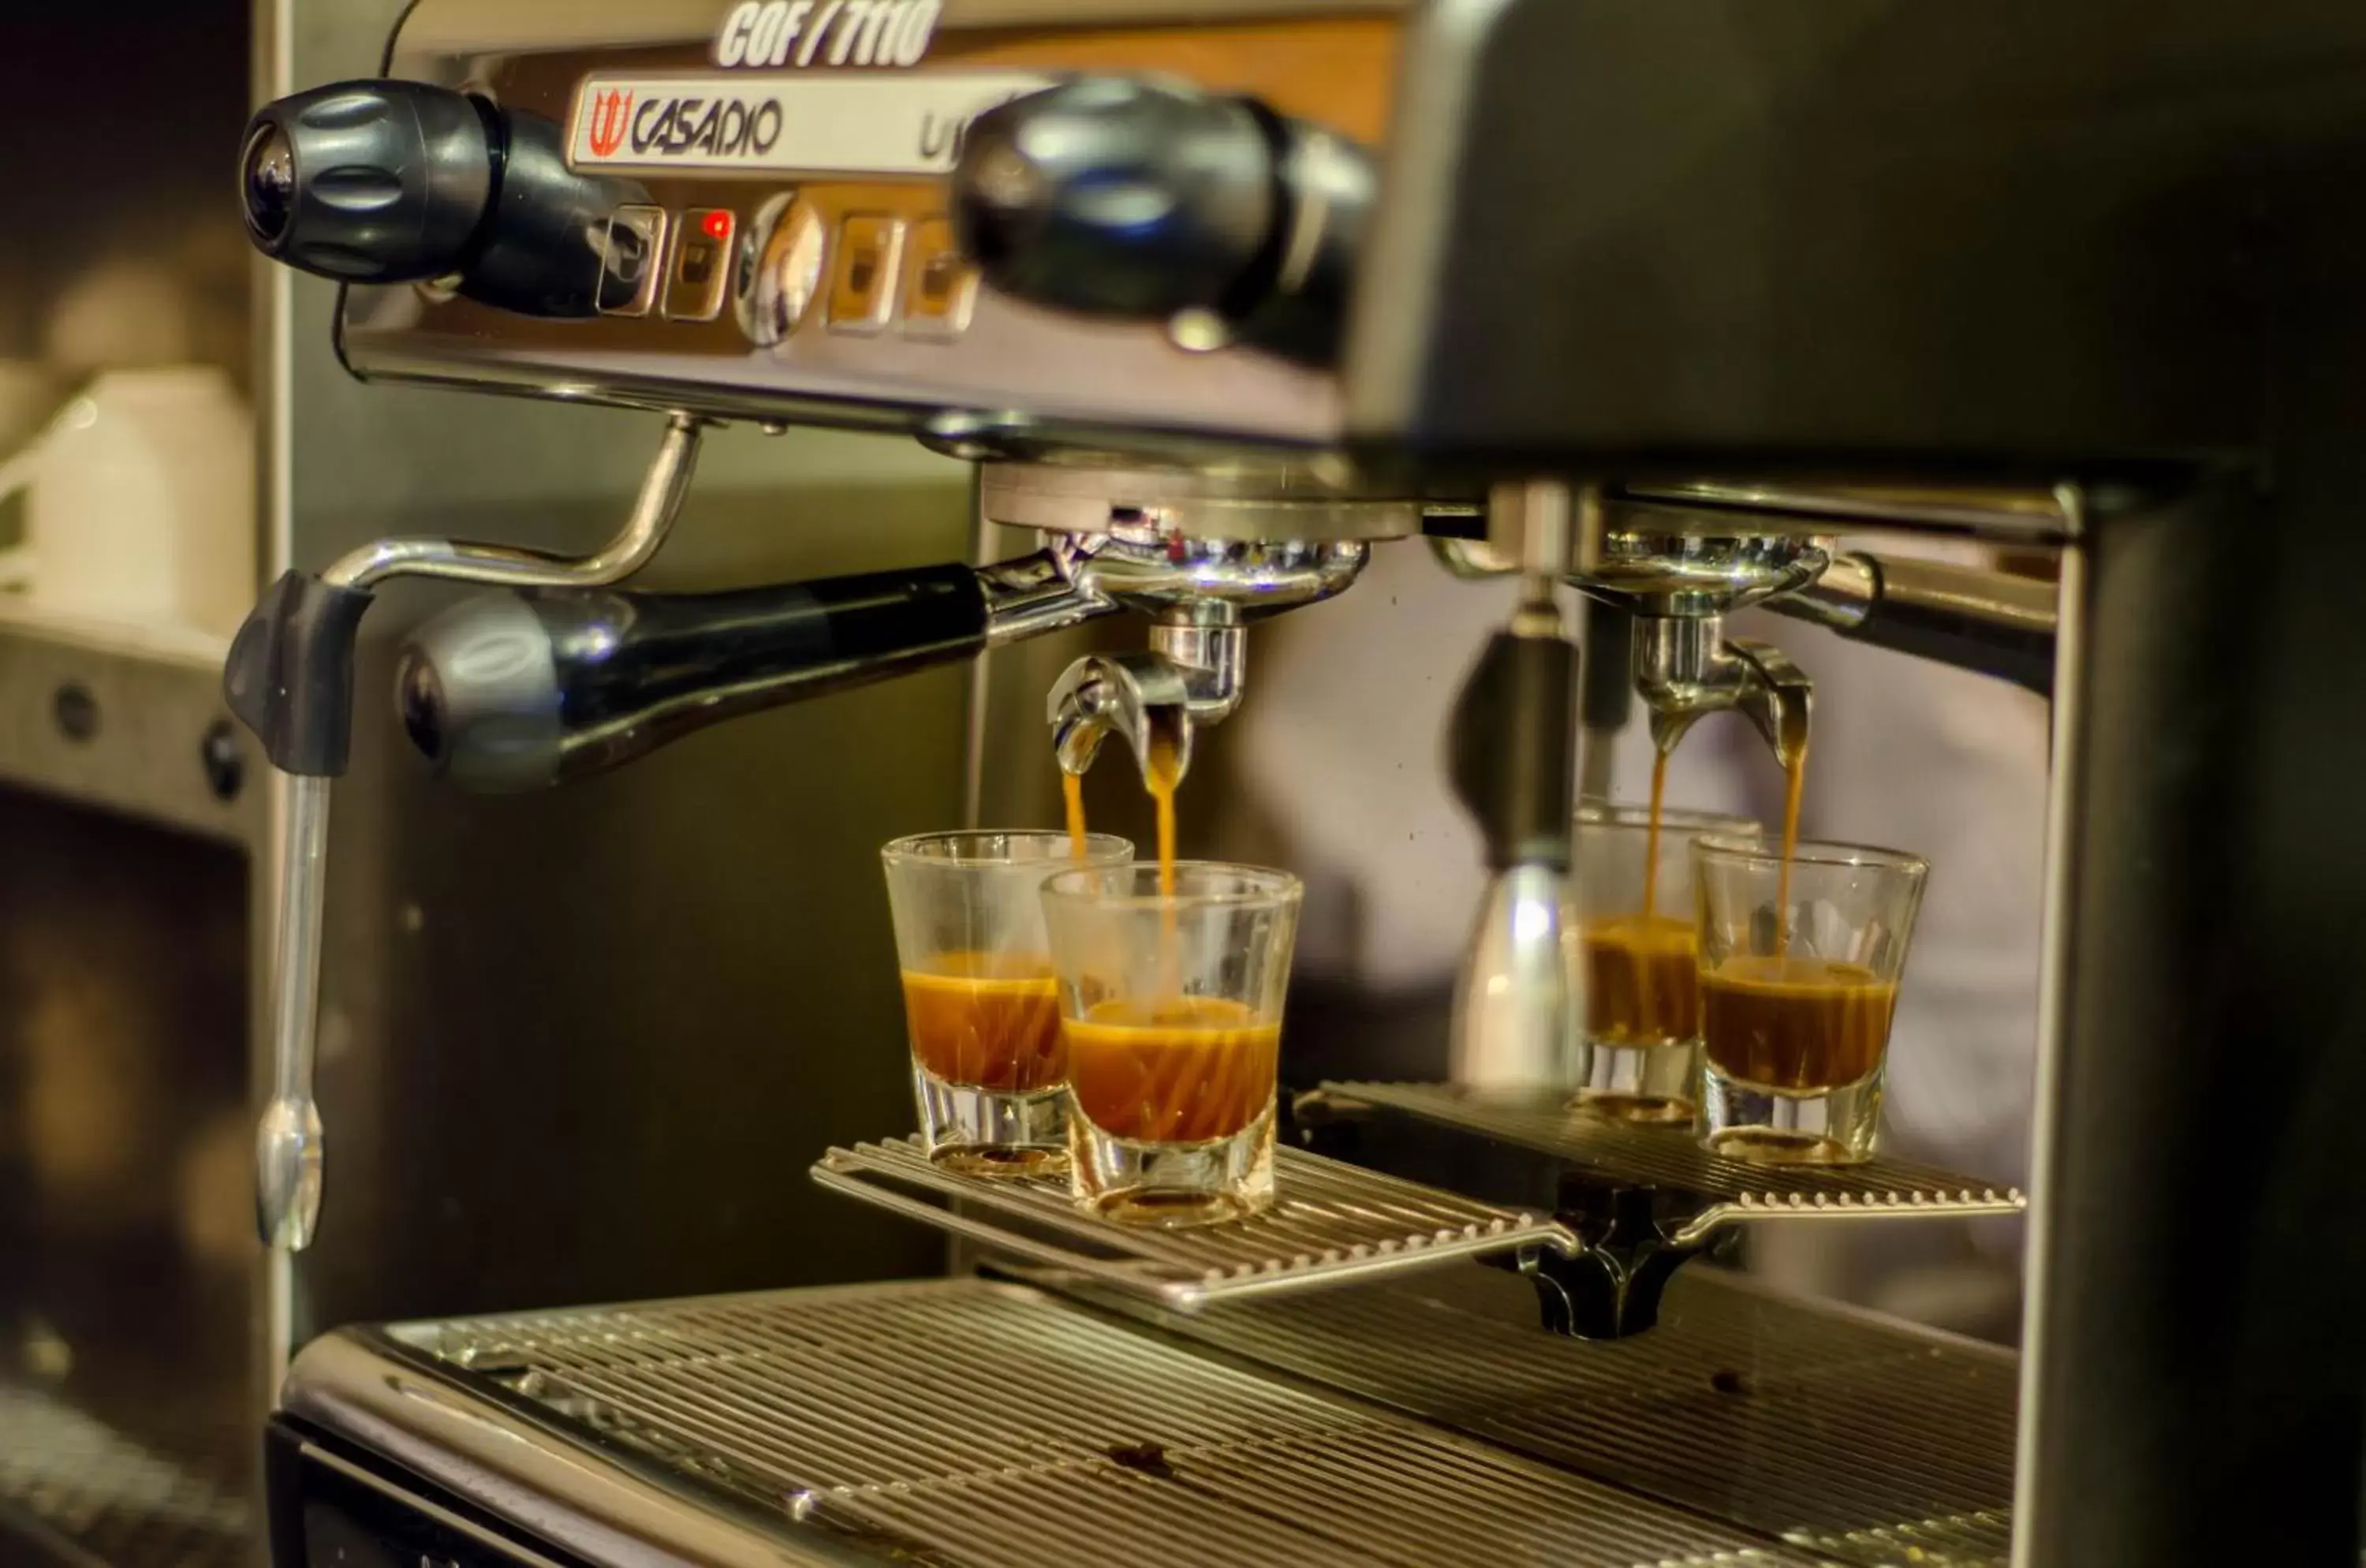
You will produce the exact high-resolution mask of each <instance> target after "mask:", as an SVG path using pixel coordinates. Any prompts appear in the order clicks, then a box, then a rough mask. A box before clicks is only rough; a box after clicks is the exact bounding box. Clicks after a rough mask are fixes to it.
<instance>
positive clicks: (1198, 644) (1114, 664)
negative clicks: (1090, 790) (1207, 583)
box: [1045, 607, 1248, 784]
mask: <svg viewBox="0 0 2366 1568" xmlns="http://www.w3.org/2000/svg"><path fill="white" fill-rule="evenodd" d="M1220 608H1221V607H1220ZM1247 658H1248V633H1247V628H1245V626H1241V625H1240V624H1239V622H1238V620H1237V619H1236V618H1230V617H1227V618H1225V619H1223V620H1222V621H1220V622H1219V623H1218V624H1215V625H1197V624H1193V623H1189V622H1185V621H1160V622H1157V623H1155V624H1154V625H1153V626H1151V628H1150V647H1149V648H1148V649H1144V650H1143V651H1140V652H1130V653H1097V654H1092V655H1089V656H1088V657H1087V658H1084V659H1080V660H1076V662H1075V663H1074V664H1071V665H1070V666H1068V668H1067V671H1065V673H1064V674H1062V675H1061V677H1060V679H1059V681H1058V682H1057V683H1056V684H1054V685H1053V688H1052V694H1051V697H1050V700H1049V701H1048V702H1047V704H1046V705H1045V716H1046V717H1047V718H1048V719H1049V720H1050V721H1051V725H1052V746H1053V751H1054V752H1055V753H1056V754H1057V755H1058V757H1059V760H1060V767H1061V770H1062V771H1063V772H1065V773H1084V772H1086V771H1087V769H1089V768H1090V767H1091V766H1092V765H1093V759H1094V758H1095V757H1097V756H1098V755H1099V753H1100V749H1101V742H1102V741H1103V740H1105V739H1108V738H1109V737H1110V734H1112V733H1114V734H1116V735H1117V736H1119V737H1120V738H1121V739H1123V740H1124V742H1125V743H1126V746H1127V747H1128V748H1129V749H1130V750H1132V752H1133V759H1134V763H1135V765H1136V766H1137V767H1139V768H1140V769H1141V770H1142V775H1143V780H1144V783H1145V784H1148V783H1149V782H1151V779H1152V773H1153V771H1154V767H1155V765H1156V764H1155V761H1154V759H1155V758H1156V756H1157V753H1158V751H1159V750H1160V749H1161V748H1162V746H1163V747H1164V748H1165V749H1166V751H1167V753H1168V755H1167V757H1166V762H1165V765H1166V768H1168V769H1170V770H1171V771H1172V773H1173V777H1174V778H1175V779H1177V780H1180V779H1181V778H1182V777H1183V775H1184V774H1185V773H1189V771H1190V768H1191V744H1192V739H1193V737H1194V736H1195V735H1196V734H1197V732H1198V731H1199V729H1200V727H1201V726H1203V725H1210V724H1215V723H1218V722H1219V721H1221V720H1222V719H1225V718H1228V717H1230V716H1231V715H1232V712H1233V710H1234V708H1236V707H1238V706H1240V705H1241V678H1242V674H1243V671H1244V669H1245V664H1246V661H1247Z"/></svg>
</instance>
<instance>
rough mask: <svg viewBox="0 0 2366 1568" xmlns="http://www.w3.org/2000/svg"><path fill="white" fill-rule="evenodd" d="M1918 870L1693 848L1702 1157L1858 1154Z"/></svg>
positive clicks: (1812, 855)
mask: <svg viewBox="0 0 2366 1568" xmlns="http://www.w3.org/2000/svg"><path fill="white" fill-rule="evenodd" d="M1930 870H1931V867H1930V864H1929V863H1928V862H1926V861H1923V860H1921V859H1920V858H1918V857H1916V856H1914V855H1910V854H1903V853H1900V852H1898V851H1896V850H1877V849H1870V848H1866V847H1865V846H1862V845H1857V844H1817V843H1800V844H1797V845H1795V846H1793V848H1792V851H1791V852H1790V853H1789V854H1788V855H1786V854H1785V853H1784V852H1783V851H1782V850H1781V848H1780V847H1778V846H1771V845H1767V844H1764V843H1761V842H1757V841H1754V840H1744V839H1723V838H1714V837H1712V838H1703V839H1698V840H1695V841H1694V844H1693V880H1694V885H1695V891H1696V897H1695V902H1696V908H1697V910H1698V914H1699V925H1698V933H1697V940H1698V942H1699V951H1700V1023H1701V1058H1702V1060H1701V1096H1700V1109H1699V1112H1698V1114H1697V1115H1696V1117H1695V1118H1694V1126H1695V1128H1696V1130H1697V1131H1698V1133H1699V1134H1700V1136H1701V1138H1702V1141H1703V1142H1705V1143H1706V1144H1707V1145H1708V1146H1709V1148H1710V1149H1711V1150H1713V1151H1714V1152H1716V1153H1718V1154H1723V1155H1731V1156H1738V1157H1741V1158H1744V1159H1756V1160H1764V1161H1771V1162H1775V1163H1780V1164H1847V1163H1852V1162H1854V1161H1857V1160H1862V1159H1866V1158H1869V1157H1870V1156H1872V1154H1873V1147H1874V1137H1875V1134H1876V1129H1877V1128H1878V1126H1879V1124H1880V1121H1881V1080H1882V1068H1883V1066H1884V1063H1885V1061H1886V1060H1887V1055H1888V1051H1889V1021H1890V1015H1891V1014H1892V1013H1893V1012H1894V1011H1895V1010H1897V1006H1898V977H1899V976H1901V975H1902V974H1903V973H1904V972H1905V968H1906V944H1907V941H1908V939H1909V938H1910V936H1911V935H1912V934H1913V931H1914V913H1915V910H1916V909H1917V908H1920V907H1921V902H1922V884H1923V882H1924V880H1925V878H1927V877H1928V875H1929V874H1930Z"/></svg>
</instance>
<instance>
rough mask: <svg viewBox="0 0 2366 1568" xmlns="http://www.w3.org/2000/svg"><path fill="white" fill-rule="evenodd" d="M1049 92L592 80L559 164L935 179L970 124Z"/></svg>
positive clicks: (804, 81)
mask: <svg viewBox="0 0 2366 1568" xmlns="http://www.w3.org/2000/svg"><path fill="white" fill-rule="evenodd" d="M1051 80H1052V79H1051V78H1050V77H1047V76H1037V75H1031V74H1024V73H1019V72H1009V71H1001V72H981V73H976V74H974V75H958V74H929V75H918V76H856V75H852V74H850V73H839V74H835V75H827V76H805V77H786V78H770V79H759V78H750V77H746V76H737V75H733V76H727V75H723V74H721V73H715V74H711V75H705V76H632V77H606V76H593V77H591V78H589V79H588V80H586V81H585V82H584V83H583V85H581V86H580V87H579V88H577V89H576V92H575V116H574V124H573V127H572V129H571V130H569V133H568V139H567V151H568V159H569V162H570V163H572V164H575V165H576V166H577V167H579V168H596V169H652V170H665V169H709V170H716V169H738V170H744V171H747V172H749V173H754V174H832V175H838V174H844V175H941V174H943V173H945V172H947V171H948V170H950V169H951V168H952V166H953V160H954V159H955V158H957V157H958V156H960V154H961V144H962V138H963V136H964V135H965V134H967V132H968V130H969V122H970V121H971V119H972V118H975V117H976V116H978V115H980V114H983V113H985V112H986V110H987V109H990V108H992V107H995V106H996V105H997V104H1005V103H1008V102H1009V101H1010V100H1011V99H1013V98H1016V97H1020V96H1024V95H1026V94H1029V93H1032V92H1035V91H1037V90H1038V89H1040V88H1042V87H1047V86H1049V85H1051Z"/></svg>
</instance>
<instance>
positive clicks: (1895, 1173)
mask: <svg viewBox="0 0 2366 1568" xmlns="http://www.w3.org/2000/svg"><path fill="white" fill-rule="evenodd" d="M1319 1092H1320V1093H1322V1094H1323V1095H1324V1096H1326V1097H1328V1098H1330V1099H1332V1100H1338V1101H1357V1100H1360V1101H1362V1102H1364V1103H1366V1104H1369V1105H1378V1106H1384V1107H1387V1108H1388V1109H1391V1110H1394V1111H1406V1112H1409V1113H1411V1114H1413V1115H1415V1116H1422V1117H1426V1118H1428V1119H1429V1120H1431V1121H1434V1122H1444V1123H1446V1124H1448V1125H1450V1126H1456V1127H1462V1128H1466V1129H1468V1130H1470V1131H1471V1132H1474V1133H1481V1134H1486V1135H1487V1136H1489V1137H1493V1138H1500V1139H1502V1140H1504V1142H1507V1143H1515V1144H1520V1145H1526V1146H1527V1147H1528V1148H1532V1149H1540V1150H1542V1151H1544V1152H1545V1153H1547V1154H1549V1155H1552V1156H1556V1157H1558V1158H1561V1159H1566V1160H1569V1161H1571V1162H1572V1163H1573V1164H1577V1165H1582V1166H1585V1167H1587V1168H1591V1169H1593V1170H1595V1171H1598V1172H1600V1173H1601V1174H1602V1175H1604V1176H1605V1177H1607V1178H1610V1179H1616V1180H1620V1181H1626V1182H1633V1183H1641V1184H1648V1185H1650V1186H1652V1187H1656V1188H1660V1189H1662V1190H1667V1191H1672V1192H1692V1193H1697V1194H1699V1195H1700V1197H1701V1198H1702V1200H1703V1206H1702V1207H1701V1208H1700V1209H1699V1210H1698V1211H1697V1212H1696V1213H1694V1214H1693V1215H1692V1216H1691V1217H1690V1218H1689V1219H1688V1220H1686V1221H1685V1222H1684V1224H1682V1225H1681V1226H1676V1227H1673V1228H1672V1230H1671V1233H1670V1235H1669V1239H1670V1240H1671V1241H1673V1242H1675V1243H1677V1244H1678V1245H1680V1246H1682V1245H1690V1244H1691V1243H1694V1242H1696V1241H1700V1240H1703V1239H1705V1238H1707V1236H1708V1235H1711V1234H1713V1233H1715V1232H1716V1231H1718V1230H1720V1229H1722V1228H1723V1227H1725V1226H1727V1225H1730V1224H1743V1223H1747V1222H1754V1221H1764V1220H1816V1219H1855V1220H1865V1219H1936V1218H1940V1217H1943V1216H1963V1215H1981V1214H2017V1213H2021V1212H2022V1210H2023V1209H2024V1208H2026V1207H2027V1206H2028V1200H2027V1199H2026V1198H2024V1197H2023V1196H2022V1192H2021V1190H2020V1189H2019V1188H2017V1187H1999V1186H1996V1185H1994V1184H1992V1183H1990V1182H1986V1181H1980V1180H1977V1179H1974V1178H1971V1177H1967V1176H1962V1175H1958V1174H1957V1173H1955V1172H1954V1171H1949V1170H1941V1169H1939V1168H1937V1167H1935V1166H1927V1165H1917V1164H1915V1163H1913V1162H1911V1161H1909V1160H1899V1159H1890V1158H1887V1157H1886V1156H1876V1157H1875V1158H1873V1159H1871V1160H1868V1161H1866V1162H1865V1163H1864V1164H1862V1165H1826V1166H1774V1165H1761V1164H1755V1163H1752V1162H1751V1161H1748V1160H1738V1159H1728V1158H1726V1157H1724V1156H1718V1155H1713V1154H1711V1153H1709V1152H1708V1150H1707V1149H1705V1148H1703V1147H1701V1145H1699V1144H1698V1143H1696V1142H1695V1141H1694V1140H1693V1138H1692V1137H1691V1135H1690V1134H1688V1133H1687V1132H1685V1131H1684V1129H1681V1128H1653V1127H1636V1126H1630V1125H1628V1124H1627V1123H1625V1122H1612V1121H1609V1120H1606V1119H1604V1118H1598V1117H1588V1116H1581V1115H1577V1114H1573V1113H1572V1112H1571V1111H1569V1110H1568V1109H1567V1107H1566V1105H1565V1104H1564V1100H1565V1097H1564V1096H1562V1095H1560V1094H1559V1093H1542V1094H1538V1093H1530V1092H1527V1091H1524V1090H1486V1089H1458V1088H1455V1087H1453V1086H1451V1085H1446V1084H1395V1083H1327V1084H1324V1086H1323V1088H1322V1089H1321V1090H1320V1091H1319Z"/></svg>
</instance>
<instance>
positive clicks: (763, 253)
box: [599, 193, 978, 345]
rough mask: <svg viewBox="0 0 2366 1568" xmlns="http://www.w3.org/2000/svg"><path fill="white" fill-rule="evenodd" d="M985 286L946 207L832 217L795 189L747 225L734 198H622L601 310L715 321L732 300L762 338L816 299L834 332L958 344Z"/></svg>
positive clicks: (787, 330)
mask: <svg viewBox="0 0 2366 1568" xmlns="http://www.w3.org/2000/svg"><path fill="white" fill-rule="evenodd" d="M977 295H978V272H977V268H976V267H975V266H974V265H971V264H970V263H969V262H968V261H966V260H964V259H963V255H962V253H961V245H960V243H959V241H958V240H957V239H956V238H955V237H954V233H953V225H952V220H951V219H950V218H948V217H946V216H945V215H944V214H942V213H929V214H927V215H925V216H923V217H921V218H919V219H918V220H910V219H907V218H904V217H903V216H901V215H899V214H896V213H891V212H851V213H848V214H846V215H844V216H843V217H841V218H839V220H837V221H836V223H835V224H832V223H831V222H830V221H829V220H828V219H826V218H824V217H823V216H822V214H821V211H820V206H819V204H818V203H817V202H815V201H813V200H811V199H800V198H799V197H797V196H796V195H795V194H794V193H784V194H783V195H782V196H779V197H774V198H773V199H772V200H771V201H768V202H766V203H764V204H762V205H761V206H760V207H759V208H758V209H757V213H756V216H755V217H754V218H753V219H752V220H748V221H747V222H745V223H744V224H743V222H742V220H741V219H740V217H739V215H738V212H736V211H734V210H733V209H730V208H727V207H693V208H688V209H683V210H682V211H680V212H671V211H668V210H667V209H664V208H661V207H650V206H642V205H638V204H635V205H628V206H624V207H620V208H618V209H616V212H615V215H614V218H612V219H611V220H610V221H609V224H608V234H607V239H606V242H605V244H604V246H603V253H602V256H601V282H600V290H599V304H600V313H601V314H602V315H603V316H621V317H649V318H652V319H654V320H663V321H692V322H696V321H714V320H715V319H716V318H717V317H719V316H721V315H722V314H723V307H724V305H725V304H726V303H727V302H729V303H732V304H734V305H736V306H737V310H736V311H735V319H736V320H737V321H738V324H739V328H740V331H741V332H742V333H743V334H744V335H745V336H746V337H747V338H748V339H749V342H750V343H752V344H759V345H764V344H778V343H781V342H783V340H785V339H786V338H788V337H789V336H790V334H792V333H794V332H796V330H797V329H798V328H799V327H800V326H801V325H802V324H804V322H805V321H806V317H807V315H808V314H809V312H810V311H811V310H812V307H813V304H814V302H815V300H816V299H821V301H822V305H823V309H822V311H821V324H822V326H823V327H825V328H826V330H828V332H831V333H846V334H853V335H862V334H867V333H880V332H884V331H886V330H888V329H890V328H893V329H894V330H895V331H896V333H899V334H900V335H902V336H904V337H907V338H911V339H914V340H917V341H919V342H922V343H948V342H951V341H952V340H954V339H956V338H958V337H960V336H961V335H962V333H963V332H964V331H965V330H967V328H968V326H969V323H970V319H971V316H972V314H973V312H974V310H975V307H976V302H977Z"/></svg>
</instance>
